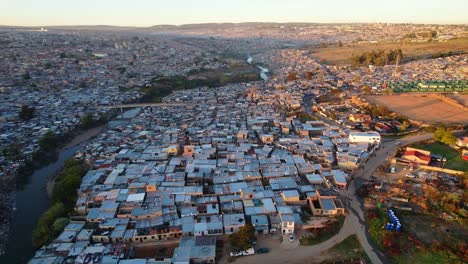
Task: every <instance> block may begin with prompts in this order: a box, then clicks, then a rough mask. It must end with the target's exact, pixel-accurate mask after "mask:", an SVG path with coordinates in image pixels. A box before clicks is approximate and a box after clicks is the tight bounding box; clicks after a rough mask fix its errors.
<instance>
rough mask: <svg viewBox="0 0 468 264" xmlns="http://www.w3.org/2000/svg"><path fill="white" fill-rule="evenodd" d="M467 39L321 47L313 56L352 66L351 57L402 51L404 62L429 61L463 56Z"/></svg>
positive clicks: (467, 49)
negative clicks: (372, 52) (453, 55)
mask: <svg viewBox="0 0 468 264" xmlns="http://www.w3.org/2000/svg"><path fill="white" fill-rule="evenodd" d="M467 43H468V40H467V39H455V40H450V41H447V42H431V43H400V42H395V43H361V44H359V43H352V44H347V45H344V46H343V47H337V46H334V47H324V48H323V47H320V48H316V49H313V50H312V52H313V54H312V55H313V56H314V57H316V58H318V59H319V60H322V61H325V62H326V63H327V64H332V65H346V64H351V61H350V59H351V56H352V55H353V54H354V55H357V54H361V53H363V52H369V51H372V50H391V49H401V50H402V51H403V62H405V61H409V60H418V59H427V58H431V57H432V56H438V55H440V54H441V53H448V52H452V54H460V53H461V54H463V53H466V52H468V48H467Z"/></svg>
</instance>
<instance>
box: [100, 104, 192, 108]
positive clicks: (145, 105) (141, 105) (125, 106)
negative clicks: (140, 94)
mask: <svg viewBox="0 0 468 264" xmlns="http://www.w3.org/2000/svg"><path fill="white" fill-rule="evenodd" d="M182 105H184V104H180V103H135V104H116V105H98V106H97V108H100V109H124V108H138V107H171V106H182Z"/></svg>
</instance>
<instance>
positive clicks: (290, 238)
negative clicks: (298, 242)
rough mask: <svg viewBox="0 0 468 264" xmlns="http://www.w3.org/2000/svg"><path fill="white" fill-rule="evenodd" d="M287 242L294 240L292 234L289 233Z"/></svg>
mask: <svg viewBox="0 0 468 264" xmlns="http://www.w3.org/2000/svg"><path fill="white" fill-rule="evenodd" d="M289 242H294V234H290V235H289Z"/></svg>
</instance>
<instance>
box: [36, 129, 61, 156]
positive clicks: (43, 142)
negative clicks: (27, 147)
mask: <svg viewBox="0 0 468 264" xmlns="http://www.w3.org/2000/svg"><path fill="white" fill-rule="evenodd" d="M57 145H58V142H57V138H56V136H55V134H54V133H52V132H51V131H49V132H47V133H45V134H44V135H43V136H42V138H41V139H39V147H40V148H41V151H42V152H50V151H55V148H56V147H57Z"/></svg>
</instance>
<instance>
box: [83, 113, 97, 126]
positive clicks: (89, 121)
mask: <svg viewBox="0 0 468 264" xmlns="http://www.w3.org/2000/svg"><path fill="white" fill-rule="evenodd" d="M94 125H96V118H95V117H94V114H93V113H87V114H86V115H85V116H83V118H81V126H82V127H83V128H85V129H88V128H91V127H93V126H94Z"/></svg>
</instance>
